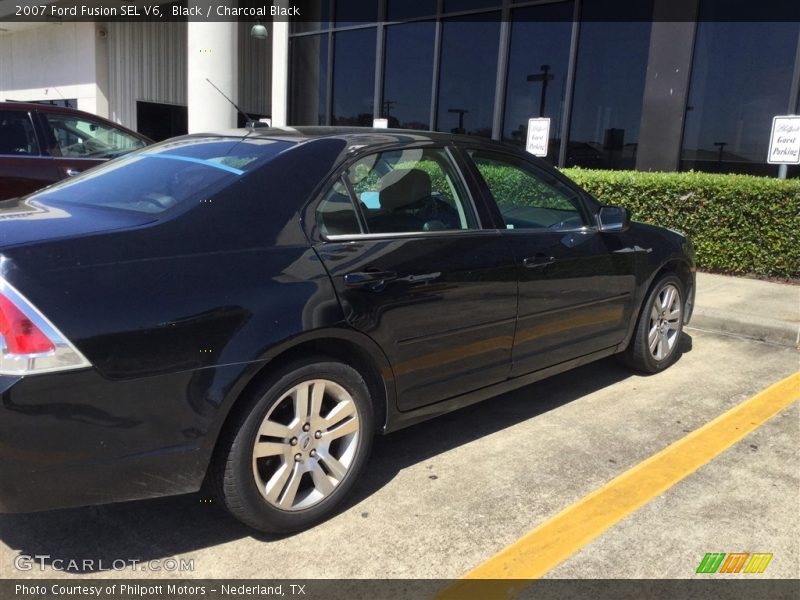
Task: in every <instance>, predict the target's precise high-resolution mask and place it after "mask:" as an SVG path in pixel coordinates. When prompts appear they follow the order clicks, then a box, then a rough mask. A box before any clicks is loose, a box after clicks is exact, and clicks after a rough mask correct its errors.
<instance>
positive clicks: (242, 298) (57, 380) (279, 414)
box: [0, 128, 695, 532]
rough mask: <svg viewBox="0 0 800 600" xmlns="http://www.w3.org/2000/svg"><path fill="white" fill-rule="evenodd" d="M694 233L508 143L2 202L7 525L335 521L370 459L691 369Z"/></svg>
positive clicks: (159, 170)
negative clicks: (399, 441) (181, 513)
mask: <svg viewBox="0 0 800 600" xmlns="http://www.w3.org/2000/svg"><path fill="white" fill-rule="evenodd" d="M693 255H694V251H693V248H692V245H691V242H690V241H689V240H688V239H687V238H685V237H684V236H682V235H680V234H678V233H676V232H673V231H670V230H667V229H662V228H660V227H654V226H650V225H644V224H640V223H631V222H630V220H629V216H628V212H627V211H626V210H625V209H623V208H617V207H611V206H601V205H600V204H599V203H598V202H597V200H595V199H594V198H593V197H592V196H590V195H589V194H587V193H586V192H584V191H583V190H581V189H580V188H579V187H577V186H576V185H575V184H573V183H572V182H571V181H570V180H568V179H567V178H565V177H564V176H563V175H561V174H560V173H559V172H557V171H556V170H554V169H552V168H550V167H549V166H547V165H546V164H545V163H543V162H542V161H540V160H538V159H535V158H533V157H532V156H531V155H529V154H526V153H524V152H522V151H519V150H516V149H513V148H510V147H506V146H503V145H500V144H497V143H494V142H490V141H487V140H482V139H473V138H469V137H460V136H452V135H445V134H438V133H420V132H403V131H391V130H363V129H330V128H298V129H253V130H249V129H245V130H234V131H230V132H224V133H219V134H203V135H191V136H186V137H182V138H176V139H173V140H169V141H166V142H163V143H160V144H157V145H154V146H150V147H147V148H144V149H142V150H139V151H136V152H134V153H132V154H128V155H126V156H124V157H121V158H117V159H115V160H112V161H110V162H108V163H107V164H105V165H103V166H101V167H98V168H96V169H92V170H90V171H88V172H86V173H84V174H81V175H78V176H76V177H74V178H71V179H69V180H66V181H63V182H61V183H58V184H56V185H54V186H52V187H49V188H47V189H46V190H43V191H41V192H38V193H35V194H33V195H30V196H27V197H24V198H22V199H15V200H8V201H5V202H3V203H0V399H1V400H2V402H1V403H0V456H1V457H2V458H0V510H2V511H5V512H28V511H38V510H45V509H52V508H59V507H68V506H81V505H89V504H99V503H107V502H116V501H122V500H131V499H139V498H150V497H155V496H162V495H169V494H182V493H188V492H195V491H197V490H198V489H200V488H201V486H202V485H203V484H204V483H205V484H208V485H209V487H210V488H211V489H213V490H214V491H215V493H216V495H217V497H218V498H219V500H220V502H221V503H222V504H224V505H225V506H226V507H227V508H228V510H230V512H231V513H233V515H235V516H236V517H238V518H239V519H240V520H242V521H243V522H244V523H246V524H248V525H250V526H251V527H254V528H256V529H259V530H263V531H270V532H290V531H297V530H300V529H303V528H306V527H309V526H311V525H313V524H315V523H317V522H319V521H321V520H323V519H325V518H326V517H328V516H330V515H331V514H332V513H333V512H334V511H335V510H336V507H337V505H339V504H340V502H341V501H342V499H343V498H345V496H346V495H347V494H348V492H349V491H350V490H351V489H352V488H353V485H354V483H355V482H356V480H357V479H358V477H359V475H360V474H361V473H362V472H363V471H364V469H365V468H367V463H366V461H367V456H368V454H369V451H370V445H371V440H372V437H373V435H374V434H376V433H388V432H391V431H394V430H397V429H399V428H401V427H405V426H407V425H411V424H413V423H415V422H418V421H421V420H423V419H427V418H429V417H433V416H436V415H439V414H442V413H445V412H448V411H451V410H453V409H456V408H459V407H462V406H465V405H468V404H471V403H474V402H477V401H479V400H484V399H487V398H490V397H492V396H496V395H497V394H499V393H501V392H503V391H507V390H510V389H513V388H517V387H519V386H523V385H526V384H529V383H531V382H533V381H535V380H538V379H541V378H543V377H547V376H549V375H552V374H554V373H558V372H561V371H565V370H567V369H571V368H573V367H576V366H578V365H582V364H585V363H588V362H590V361H594V360H597V359H600V358H603V357H607V356H610V355H613V354H618V355H620V357H621V358H622V359H623V360H624V361H625V362H627V363H628V364H629V365H631V366H632V367H634V368H636V369H638V370H641V371H645V372H649V373H655V372H658V371H661V370H662V369H665V368H667V367H668V366H669V365H670V364H671V363H673V362H674V361H675V360H676V358H677V357H678V355H679V354H680V339H681V331H682V327H683V325H684V324H685V323H686V322H687V321H688V320H689V318H690V316H691V312H692V304H693V298H694V289H695V285H694V282H695V275H694V271H695V267H694V256H693Z"/></svg>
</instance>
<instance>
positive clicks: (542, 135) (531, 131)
mask: <svg viewBox="0 0 800 600" xmlns="http://www.w3.org/2000/svg"><path fill="white" fill-rule="evenodd" d="M549 142H550V119H545V118H540V119H528V139H527V142H526V143H525V149H526V150H527V151H528V152H530V153H531V154H533V155H534V156H547V145H548V143H549Z"/></svg>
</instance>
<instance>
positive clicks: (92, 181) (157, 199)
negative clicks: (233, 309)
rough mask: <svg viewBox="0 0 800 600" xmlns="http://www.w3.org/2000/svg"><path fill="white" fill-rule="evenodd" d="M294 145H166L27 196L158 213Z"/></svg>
mask: <svg viewBox="0 0 800 600" xmlns="http://www.w3.org/2000/svg"><path fill="white" fill-rule="evenodd" d="M293 145H294V144H293V143H292V142H285V141H278V140H268V139H259V138H252V139H250V138H221V137H199V138H184V139H178V140H171V141H166V142H163V143H161V144H157V145H155V146H150V147H149V148H146V149H144V150H142V151H140V152H136V153H133V154H128V155H126V156H123V157H122V158H118V159H115V160H112V161H110V162H108V163H106V164H104V165H102V166H99V167H96V168H94V169H91V170H90V171H87V172H86V173H85V174H83V175H79V176H77V177H75V178H73V179H67V180H65V181H62V182H61V183H58V184H56V185H54V186H52V187H50V188H47V189H46V190H44V191H42V192H39V193H37V194H34V195H33V196H31V198H32V199H35V200H42V201H45V202H70V203H76V204H86V205H92V206H105V207H113V208H122V209H127V210H135V211H138V212H144V213H159V212H162V211H165V210H167V209H170V208H172V207H174V206H177V205H178V204H181V203H184V202H187V201H198V202H199V201H201V200H205V199H207V198H209V197H210V196H211V195H212V194H214V193H216V192H217V191H218V190H219V189H220V188H221V187H224V186H226V185H230V183H232V182H234V181H235V180H236V179H237V178H238V177H241V176H242V175H244V174H245V173H247V172H248V171H250V170H252V169H254V168H255V167H257V166H259V165H261V164H264V163H265V162H267V161H269V160H270V159H272V158H274V157H275V156H277V155H278V154H279V153H280V152H282V151H284V150H286V149H287V148H289V147H291V146H293Z"/></svg>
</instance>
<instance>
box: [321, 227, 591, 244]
mask: <svg viewBox="0 0 800 600" xmlns="http://www.w3.org/2000/svg"><path fill="white" fill-rule="evenodd" d="M597 231H598V228H597V227H590V226H585V227H577V228H572V229H547V228H546V227H537V228H535V229H456V230H445V231H404V232H398V233H358V234H350V235H329V236H323V239H324V240H325V241H329V242H357V241H361V240H380V239H397V238H415V237H451V236H467V235H502V234H506V233H507V234H511V235H519V234H531V233H592V232H597Z"/></svg>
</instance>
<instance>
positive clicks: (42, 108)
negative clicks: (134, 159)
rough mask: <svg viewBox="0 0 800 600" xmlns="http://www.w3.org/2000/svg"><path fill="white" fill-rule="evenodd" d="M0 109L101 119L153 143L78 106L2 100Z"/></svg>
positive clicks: (149, 140) (142, 135) (148, 139)
mask: <svg viewBox="0 0 800 600" xmlns="http://www.w3.org/2000/svg"><path fill="white" fill-rule="evenodd" d="M0 110H22V111H36V112H46V113H58V114H64V115H73V116H81V117H86V118H88V119H92V120H94V121H101V122H103V123H107V124H108V125H111V126H113V127H116V128H118V129H122V130H123V131H125V132H126V133H130V134H131V135H133V136H136V137H138V138H140V139H142V140H145V141H146V142H147V143H148V144H152V143H153V141H152V140H151V139H150V138H148V137H147V136H146V135H144V134H141V133H138V132H136V131H133V130H132V129H129V128H127V127H125V126H124V125H120V124H119V123H114V122H113V121H109V120H108V119H106V118H104V117H101V116H99V115H95V114H93V113H90V112H86V111H83V110H78V109H77V108H69V107H66V106H57V105H54V104H39V103H38V102H14V101H8V100H6V101H5V102H0Z"/></svg>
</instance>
